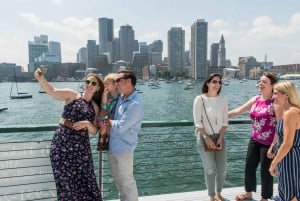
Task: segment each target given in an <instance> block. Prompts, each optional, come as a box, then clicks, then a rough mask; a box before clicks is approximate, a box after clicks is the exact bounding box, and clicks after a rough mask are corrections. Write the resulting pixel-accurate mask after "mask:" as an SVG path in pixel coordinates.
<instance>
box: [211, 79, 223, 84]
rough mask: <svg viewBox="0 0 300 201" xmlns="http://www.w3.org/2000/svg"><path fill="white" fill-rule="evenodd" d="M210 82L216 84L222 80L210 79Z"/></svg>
mask: <svg viewBox="0 0 300 201" xmlns="http://www.w3.org/2000/svg"><path fill="white" fill-rule="evenodd" d="M211 83H213V84H217V83H219V84H222V81H218V80H213V81H211Z"/></svg>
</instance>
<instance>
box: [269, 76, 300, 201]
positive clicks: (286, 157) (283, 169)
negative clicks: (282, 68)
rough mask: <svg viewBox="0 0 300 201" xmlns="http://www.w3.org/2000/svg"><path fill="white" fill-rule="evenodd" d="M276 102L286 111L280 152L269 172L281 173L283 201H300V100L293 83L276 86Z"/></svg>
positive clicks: (280, 131)
mask: <svg viewBox="0 0 300 201" xmlns="http://www.w3.org/2000/svg"><path fill="white" fill-rule="evenodd" d="M273 98H274V100H275V102H276V104H278V105H279V106H282V108H284V113H283V115H282V119H280V120H279V122H278V124H277V128H276V131H277V133H278V143H279V146H280V147H279V149H278V151H277V153H276V156H275V158H274V159H273V161H272V163H271V166H270V168H269V171H270V173H271V175H272V176H276V173H278V192H279V200H280V201H290V200H292V201H299V200H300V97H299V94H298V92H297V88H296V87H295V85H294V83H293V82H289V81H288V82H281V83H278V84H276V85H275V86H274V93H273Z"/></svg>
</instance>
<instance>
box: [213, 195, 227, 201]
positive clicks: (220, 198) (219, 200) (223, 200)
mask: <svg viewBox="0 0 300 201" xmlns="http://www.w3.org/2000/svg"><path fill="white" fill-rule="evenodd" d="M215 201H225V199H224V198H223V197H222V196H215Z"/></svg>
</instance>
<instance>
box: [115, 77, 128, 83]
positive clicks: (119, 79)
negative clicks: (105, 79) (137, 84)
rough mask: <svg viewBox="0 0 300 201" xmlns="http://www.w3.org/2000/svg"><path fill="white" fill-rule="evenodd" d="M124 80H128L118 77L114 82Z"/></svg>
mask: <svg viewBox="0 0 300 201" xmlns="http://www.w3.org/2000/svg"><path fill="white" fill-rule="evenodd" d="M126 79H128V78H126V77H119V78H117V79H116V82H120V81H121V80H126Z"/></svg>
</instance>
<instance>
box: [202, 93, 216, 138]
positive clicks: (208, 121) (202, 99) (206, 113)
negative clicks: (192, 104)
mask: <svg viewBox="0 0 300 201" xmlns="http://www.w3.org/2000/svg"><path fill="white" fill-rule="evenodd" d="M201 99H202V104H203V108H204V112H205V116H206V119H207V121H208V123H209V125H210V128H211V130H212V131H213V133H215V131H214V129H213V127H212V125H211V123H210V121H209V118H208V116H207V113H206V108H205V104H204V99H203V97H202V96H201Z"/></svg>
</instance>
